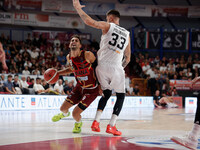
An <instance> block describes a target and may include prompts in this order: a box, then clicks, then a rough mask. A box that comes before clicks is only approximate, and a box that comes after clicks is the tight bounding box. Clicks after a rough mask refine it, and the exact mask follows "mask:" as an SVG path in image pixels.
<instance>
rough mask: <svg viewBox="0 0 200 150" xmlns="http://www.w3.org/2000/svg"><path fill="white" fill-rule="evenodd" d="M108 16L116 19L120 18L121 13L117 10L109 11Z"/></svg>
mask: <svg viewBox="0 0 200 150" xmlns="http://www.w3.org/2000/svg"><path fill="white" fill-rule="evenodd" d="M108 15H113V16H115V17H118V18H120V13H119V11H117V10H115V9H111V10H109V11H108V12H107V13H106V16H108Z"/></svg>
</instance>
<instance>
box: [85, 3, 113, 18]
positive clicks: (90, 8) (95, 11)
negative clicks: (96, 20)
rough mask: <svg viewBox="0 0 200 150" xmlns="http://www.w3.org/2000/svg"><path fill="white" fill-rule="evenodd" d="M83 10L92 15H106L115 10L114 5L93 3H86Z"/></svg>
mask: <svg viewBox="0 0 200 150" xmlns="http://www.w3.org/2000/svg"><path fill="white" fill-rule="evenodd" d="M83 5H86V6H87V7H84V8H83V10H84V11H85V12H86V13H87V14H90V15H106V13H107V12H108V11H109V10H111V9H115V4H114V3H91V2H84V3H83Z"/></svg>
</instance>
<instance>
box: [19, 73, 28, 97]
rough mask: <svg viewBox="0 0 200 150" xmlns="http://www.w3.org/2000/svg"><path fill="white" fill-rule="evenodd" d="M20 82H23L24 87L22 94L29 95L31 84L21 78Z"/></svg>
mask: <svg viewBox="0 0 200 150" xmlns="http://www.w3.org/2000/svg"><path fill="white" fill-rule="evenodd" d="M20 82H21V86H22V93H23V94H29V89H28V86H29V84H28V83H27V81H26V77H25V76H21V80H20Z"/></svg>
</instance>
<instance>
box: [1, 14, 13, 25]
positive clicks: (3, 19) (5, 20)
mask: <svg viewBox="0 0 200 150" xmlns="http://www.w3.org/2000/svg"><path fill="white" fill-rule="evenodd" d="M0 23H5V24H11V23H12V14H11V13H3V12H1V13H0Z"/></svg>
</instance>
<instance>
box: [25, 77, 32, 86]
mask: <svg viewBox="0 0 200 150" xmlns="http://www.w3.org/2000/svg"><path fill="white" fill-rule="evenodd" d="M26 82H27V83H28V85H31V77H30V76H27V78H26Z"/></svg>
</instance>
